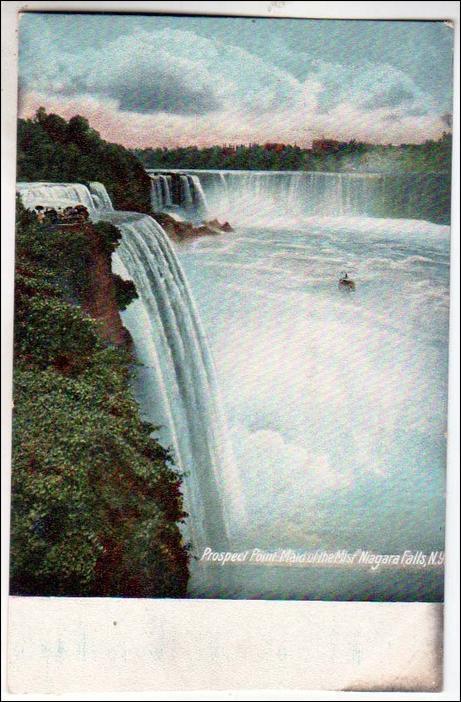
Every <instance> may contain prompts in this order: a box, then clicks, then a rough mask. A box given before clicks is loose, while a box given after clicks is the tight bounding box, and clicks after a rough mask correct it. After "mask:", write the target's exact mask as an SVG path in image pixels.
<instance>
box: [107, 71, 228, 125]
mask: <svg viewBox="0 0 461 702" xmlns="http://www.w3.org/2000/svg"><path fill="white" fill-rule="evenodd" d="M105 94H106V95H107V96H108V97H112V98H115V99H117V100H118V103H119V109H120V110H121V111H122V112H139V113H142V114H150V113H155V112H169V113H172V114H179V115H194V114H195V115H197V114H198V115H203V114H206V113H208V112H214V111H215V110H218V109H219V108H220V107H221V104H220V102H219V100H218V99H217V98H216V96H215V94H214V92H213V90H212V88H211V87H206V86H200V87H194V86H192V85H187V84H186V83H185V82H183V81H181V80H178V79H176V80H174V79H173V80H172V79H170V80H165V79H164V77H163V76H155V75H151V76H149V77H148V79H147V80H141V81H139V79H138V77H136V80H129V79H127V81H124V82H122V83H120V84H117V83H114V84H112V85H111V86H109V88H108V90H107V91H106V93H105Z"/></svg>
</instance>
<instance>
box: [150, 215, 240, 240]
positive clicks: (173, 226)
mask: <svg viewBox="0 0 461 702" xmlns="http://www.w3.org/2000/svg"><path fill="white" fill-rule="evenodd" d="M154 218H155V219H156V221H157V222H158V223H159V224H160V225H161V226H162V227H163V229H164V230H165V231H166V233H167V234H168V236H169V237H171V238H172V239H173V240H174V241H183V240H184V239H189V238H193V237H198V236H215V235H216V234H221V233H222V232H233V231H234V230H233V229H232V227H231V225H230V224H229V222H224V224H221V222H219V221H218V220H217V219H212V220H210V221H209V222H204V223H203V224H202V225H200V226H199V227H194V226H193V224H191V223H190V222H181V221H178V220H177V219H175V218H174V217H171V216H170V215H169V214H167V213H166V212H161V213H158V214H155V215H154Z"/></svg>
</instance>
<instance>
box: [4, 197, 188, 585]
mask: <svg viewBox="0 0 461 702" xmlns="http://www.w3.org/2000/svg"><path fill="white" fill-rule="evenodd" d="M17 230H18V236H17V240H18V249H17V251H18V255H17V272H16V312H15V367H14V417H13V473H12V526H11V592H12V593H13V594H25V595H67V596H77V595H78V596H82V595H83V596H85V595H88V596H133V597H155V596H169V597H175V596H184V594H185V591H186V585H187V577H188V571H187V562H188V555H187V550H186V549H185V548H184V546H183V544H182V542H181V535H180V531H179V528H178V523H179V522H181V521H183V520H184V518H185V516H186V515H185V513H184V511H183V507H182V496H181V491H180V487H181V476H180V475H179V474H178V472H177V471H176V470H175V469H174V467H173V465H172V460H171V456H170V454H169V452H168V451H166V450H165V449H163V448H162V447H161V446H160V444H159V443H158V442H157V441H156V440H155V439H154V438H152V434H153V432H154V431H155V427H153V426H151V425H149V424H146V423H144V422H142V421H141V420H140V418H139V408H138V406H137V404H136V402H135V400H134V398H133V396H132V394H131V391H130V368H131V367H132V365H133V359H132V357H131V355H130V354H129V353H128V352H127V351H124V350H122V349H117V348H113V347H107V346H105V345H104V344H103V342H102V341H101V339H100V338H99V336H98V327H97V324H96V322H95V321H94V320H92V319H91V318H89V317H88V316H86V315H85V314H84V313H83V311H82V310H81V308H80V307H79V306H77V305H75V304H71V303H70V302H69V301H68V300H67V299H65V294H66V293H69V290H71V288H72V286H73V284H74V282H75V275H74V274H75V271H74V272H73V273H74V274H72V275H71V269H72V266H73V265H74V264H75V262H76V261H77V257H76V256H75V250H74V249H73V248H72V245H71V242H70V241H68V237H70V236H71V233H69V232H65V233H63V232H61V233H60V232H57V231H56V230H53V229H48V228H46V227H43V226H38V225H37V224H36V222H35V221H34V218H33V217H32V218H31V217H30V216H29V214H28V213H27V212H26V211H25V210H24V208H22V206H21V205H20V204H18V219H17ZM98 231H99V235H100V236H102V237H104V236H105V237H106V238H105V245H106V246H107V248H108V250H112V247H114V246H115V245H116V242H117V241H118V238H119V232H118V230H116V228H111V227H109V226H101V225H98ZM73 233H74V234H75V232H73ZM81 234H82V237H83V238H84V237H85V232H84V231H83V232H81ZM60 237H63V238H60ZM87 243H88V242H87ZM58 244H60V245H61V246H60V248H59V251H58V250H56V246H57V245H58ZM80 244H81V242H80ZM80 244H79V245H80ZM87 248H88V246H87ZM63 281H64V282H63ZM122 283H123V281H122ZM122 289H124V293H123V294H124V295H125V297H126V299H128V298H129V296H130V294H132V293H133V291H132V290H131V291H130V286H129V285H126V284H125V283H123V285H122ZM71 292H72V290H71ZM73 294H74V295H75V296H77V295H76V292H75V290H74V291H73ZM120 294H121V293H120Z"/></svg>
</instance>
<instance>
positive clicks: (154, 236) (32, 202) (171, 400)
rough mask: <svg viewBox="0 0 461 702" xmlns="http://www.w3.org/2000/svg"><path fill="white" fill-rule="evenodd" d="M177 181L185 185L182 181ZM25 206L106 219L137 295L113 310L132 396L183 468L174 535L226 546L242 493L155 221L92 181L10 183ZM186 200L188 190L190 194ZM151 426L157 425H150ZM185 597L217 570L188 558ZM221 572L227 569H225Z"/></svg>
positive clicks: (218, 589) (205, 362)
mask: <svg viewBox="0 0 461 702" xmlns="http://www.w3.org/2000/svg"><path fill="white" fill-rule="evenodd" d="M171 180H172V179H171V177H170V176H163V175H162V176H161V177H158V178H157V179H155V180H154V179H153V185H154V186H155V188H156V190H155V192H156V193H157V194H158V197H159V202H160V196H161V198H162V199H161V202H165V203H167V202H168V201H169V200H170V201H171V200H172V197H171V192H172V190H171V184H172V183H171ZM185 181H186V182H187V184H188V187H190V183H191V182H192V181H191V180H189V178H186V179H185ZM17 190H18V192H19V193H20V194H21V197H22V199H23V201H24V204H25V206H26V207H30V208H33V207H35V206H36V205H37V204H42V205H44V206H65V205H67V204H77V203H82V204H84V205H85V206H86V207H87V208H88V209H89V210H90V212H91V215H92V219H93V221H98V220H103V221H110V222H113V223H114V224H115V225H116V226H117V227H119V229H120V230H121V232H122V241H121V243H120V245H119V247H118V248H117V250H116V252H115V253H114V256H113V263H112V268H113V270H114V272H116V273H118V274H119V275H121V276H122V277H123V278H125V279H130V280H132V281H133V282H134V284H135V286H136V290H137V292H138V299H136V300H134V301H133V302H132V303H131V304H130V305H129V306H128V308H127V309H126V310H125V311H124V312H123V313H122V317H123V321H124V324H125V326H126V327H127V329H128V330H129V332H130V334H131V336H132V338H133V341H134V345H135V350H136V356H137V358H138V360H139V361H140V363H141V364H142V365H141V366H140V368H139V373H138V387H137V388H135V392H136V396H137V398H138V400H139V402H140V405H141V409H142V412H143V415H144V416H145V417H146V418H147V419H148V420H149V421H151V422H152V423H153V424H154V425H155V426H157V427H159V438H160V440H161V442H162V443H163V445H165V446H172V449H173V461H174V463H175V465H176V466H177V467H178V468H179V470H180V471H181V473H182V474H183V476H184V477H183V480H182V489H183V493H184V508H185V510H186V512H187V513H188V514H189V515H190V516H189V518H188V519H186V522H185V524H184V525H182V527H181V528H182V531H183V534H184V538H185V540H186V541H187V542H188V543H190V545H191V552H192V555H193V556H194V557H196V556H200V555H201V553H202V552H203V550H204V548H206V547H211V548H212V549H213V550H221V551H222V550H229V549H230V548H231V543H232V538H233V531H234V530H235V528H236V527H235V525H236V524H238V525H239V526H241V525H242V524H244V523H245V508H244V497H243V491H242V489H241V488H240V483H239V475H238V472H237V469H236V467H235V464H234V459H233V454H232V450H231V448H230V441H229V438H228V431H227V427H226V421H225V417H224V414H223V411H222V408H221V401H220V398H219V391H218V387H217V382H216V377H215V371H214V367H213V362H212V359H211V356H210V352H209V349H208V344H207V340H206V337H205V334H204V332H203V329H202V327H201V323H200V319H199V315H198V312H197V310H196V308H195V304H194V301H193V299H192V296H191V293H190V290H189V287H188V283H187V281H186V278H185V276H184V273H183V271H182V269H181V266H180V264H179V262H178V259H177V257H176V254H175V252H174V250H173V248H172V245H171V244H170V241H169V239H168V237H167V235H166V234H165V232H164V230H163V229H162V227H161V226H160V225H159V224H158V223H157V222H155V220H154V219H152V217H149V216H148V215H142V214H138V213H134V212H119V211H115V210H114V209H113V207H112V203H111V201H110V198H109V195H108V194H107V192H106V189H105V187H104V186H103V185H102V184H101V183H91V184H90V187H89V188H87V187H86V186H84V185H81V184H70V183H18V185H17ZM190 197H191V198H192V190H190ZM159 425H160V426H159ZM190 569H191V574H192V578H191V586H190V591H191V593H193V594H197V595H204V596H213V595H214V594H216V595H217V594H222V593H225V592H228V590H229V584H230V578H229V576H228V574H227V572H226V574H225V573H224V570H221V571H219V573H218V574H217V573H213V574H212V575H213V578H211V573H210V571H209V570H207V568H206V566H200V565H199V564H197V561H196V560H195V558H193V559H192V561H191V566H190ZM226 570H227V569H226Z"/></svg>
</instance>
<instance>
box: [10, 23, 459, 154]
mask: <svg viewBox="0 0 461 702" xmlns="http://www.w3.org/2000/svg"><path fill="white" fill-rule="evenodd" d="M452 34H453V30H452V29H451V28H450V27H448V26H447V25H446V24H444V23H443V22H405V21H381V22H378V21H367V22H366V21H357V20H349V21H348V20H299V19H297V20H295V19H292V20H290V19H263V18H259V19H258V18H231V17H184V16H182V17H181V16H176V17H175V16H155V15H149V16H146V15H110V14H106V15H104V14H99V15H94V14H93V15H92V14H70V13H64V14H57V13H51V14H45V13H26V14H24V15H23V16H22V18H21V21H20V50H19V114H20V116H22V117H31V116H32V115H33V114H34V113H35V111H36V109H37V108H38V107H39V106H42V105H43V106H44V107H45V109H46V110H47V112H55V113H57V114H60V115H62V116H63V117H65V118H69V117H72V116H73V115H75V114H81V115H83V116H85V117H87V118H88V119H89V121H90V124H91V126H92V127H94V128H95V129H97V130H98V131H99V132H100V134H101V136H102V137H103V138H105V139H108V140H109V141H113V142H117V143H121V144H124V145H125V146H127V147H130V148H134V147H148V146H152V147H157V146H166V147H175V146H187V145H190V144H196V145H198V146H210V145H213V144H243V143H255V142H258V143H265V142H283V143H297V144H299V145H300V146H310V144H311V143H312V140H313V139H316V138H321V137H325V138H336V139H341V140H349V139H353V138H354V139H357V140H362V141H369V142H376V143H396V144H398V143H402V142H405V143H407V142H416V143H417V142H421V141H425V140H426V139H436V138H438V137H439V136H441V134H442V133H443V131H446V130H447V126H448V125H449V123H450V114H451V112H452V42H453V37H452Z"/></svg>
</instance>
